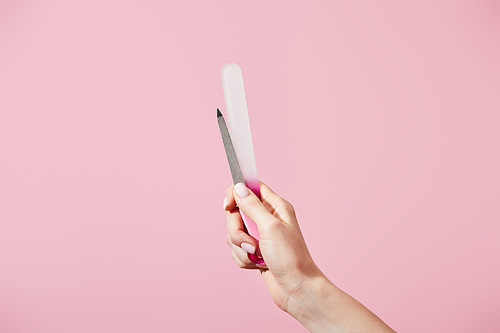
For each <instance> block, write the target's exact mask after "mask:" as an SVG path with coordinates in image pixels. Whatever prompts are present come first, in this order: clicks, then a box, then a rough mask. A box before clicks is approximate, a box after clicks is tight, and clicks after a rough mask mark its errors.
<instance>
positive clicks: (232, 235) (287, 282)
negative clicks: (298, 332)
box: [224, 182, 394, 332]
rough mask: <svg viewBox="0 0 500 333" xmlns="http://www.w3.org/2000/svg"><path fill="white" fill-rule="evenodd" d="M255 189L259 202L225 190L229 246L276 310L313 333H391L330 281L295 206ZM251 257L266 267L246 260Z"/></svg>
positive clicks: (239, 189)
mask: <svg viewBox="0 0 500 333" xmlns="http://www.w3.org/2000/svg"><path fill="white" fill-rule="evenodd" d="M259 186H260V194H261V198H262V199H261V200H262V201H261V200H259V198H257V196H256V195H255V194H254V193H253V192H252V191H250V190H249V189H248V188H247V187H246V186H245V185H244V184H242V183H238V184H236V185H235V186H234V187H233V186H230V187H229V188H228V189H227V190H226V199H225V201H224V209H225V210H226V221H227V233H228V234H227V243H228V245H229V247H230V248H231V250H232V251H233V253H232V255H233V260H234V261H235V262H236V264H238V266H240V267H241V268H247V269H259V270H260V272H261V273H262V277H263V278H264V282H265V283H266V285H267V288H268V289H269V291H270V292H271V296H272V298H273V300H274V302H275V303H276V305H278V306H279V307H280V308H281V309H282V310H284V311H286V312H288V313H289V314H290V315H292V316H293V317H294V318H295V319H297V320H298V321H299V322H300V323H301V324H302V325H304V326H305V327H306V328H307V329H308V330H309V331H311V332H394V331H393V330H392V329H391V328H390V327H389V326H387V325H386V324H385V323H384V322H383V321H382V320H381V319H380V318H378V317H377V316H376V315H375V314H373V313H372V312H371V311H370V310H368V309H367V308H366V307H364V306H363V305H362V304H361V303H359V302H358V301H356V300H355V299H354V298H352V297H351V296H349V295H348V294H346V293H345V292H344V291H342V290H341V289H340V288H338V287H337V286H335V285H334V284H333V283H332V282H331V281H330V280H328V278H327V277H326V276H325V275H324V274H323V273H322V272H321V271H320V269H319V268H318V267H317V266H316V264H315V263H314V261H313V260H312V258H311V255H310V254H309V251H308V250H307V246H306V243H305V241H304V238H303V237H302V233H301V232H300V228H299V224H298V222H297V218H296V216H295V211H294V209H293V206H292V205H291V204H290V203H289V202H287V201H286V200H284V199H283V198H281V197H280V196H278V195H277V194H276V193H274V192H273V191H271V189H270V188H269V187H267V186H266V185H265V184H263V183H261V182H259ZM240 209H241V211H243V213H245V214H246V215H247V216H248V217H249V218H251V219H252V220H253V221H254V222H255V223H256V224H257V228H258V230H259V236H260V241H259V242H257V241H256V240H255V239H254V238H253V237H251V236H249V235H248V234H247V233H246V232H245V227H244V225H243V220H242V218H241V215H240V211H239V210H240ZM254 253H257V254H260V255H262V257H263V258H264V260H265V262H266V265H265V266H260V265H258V264H256V263H254V262H252V261H251V260H250V258H249V254H254Z"/></svg>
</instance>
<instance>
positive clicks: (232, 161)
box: [217, 109, 245, 184]
mask: <svg viewBox="0 0 500 333" xmlns="http://www.w3.org/2000/svg"><path fill="white" fill-rule="evenodd" d="M217 123H219V130H220V135H221V136H222V143H223V144H224V150H225V151H226V157H227V162H228V163H229V169H230V170H231V176H232V177H233V183H234V184H238V183H244V182H245V179H243V174H242V173H241V169H240V165H239V164H238V158H237V157H236V152H235V151H234V146H233V142H232V141H231V136H230V135H229V131H228V129H227V125H226V122H225V121H224V116H223V115H222V113H221V112H220V111H219V109H217Z"/></svg>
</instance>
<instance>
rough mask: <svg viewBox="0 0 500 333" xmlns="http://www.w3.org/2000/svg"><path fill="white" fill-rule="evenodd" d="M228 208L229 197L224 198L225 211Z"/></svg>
mask: <svg viewBox="0 0 500 333" xmlns="http://www.w3.org/2000/svg"><path fill="white" fill-rule="evenodd" d="M226 208H227V197H225V198H224V210H226Z"/></svg>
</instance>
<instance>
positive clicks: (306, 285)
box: [286, 272, 342, 330]
mask: <svg viewBox="0 0 500 333" xmlns="http://www.w3.org/2000/svg"><path fill="white" fill-rule="evenodd" d="M341 292H342V291H341V290H340V289H338V288H337V287H336V286H335V285H334V284H333V283H332V282H331V281H330V280H328V278H327V277H326V276H325V275H324V274H323V273H321V272H320V273H319V274H318V275H316V276H313V277H309V278H307V279H306V280H304V282H303V284H302V285H300V286H299V287H298V288H297V289H296V290H295V291H294V292H293V293H292V294H291V295H290V297H289V299H288V304H287V309H286V312H288V314H290V315H291V316H292V317H294V318H295V319H296V320H297V321H299V322H300V323H301V324H302V325H304V326H305V327H306V328H308V329H309V330H311V328H312V326H314V325H315V324H318V323H320V322H323V321H324V319H326V318H323V317H324V314H323V309H324V306H323V303H324V302H326V301H327V299H328V298H330V297H335V296H336V295H340V293H341Z"/></svg>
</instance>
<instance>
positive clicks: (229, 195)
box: [224, 185, 236, 211]
mask: <svg viewBox="0 0 500 333" xmlns="http://www.w3.org/2000/svg"><path fill="white" fill-rule="evenodd" d="M233 188H234V185H231V186H229V187H228V188H227V189H226V197H225V198H224V210H227V211H230V210H232V209H234V208H236V201H234V196H233Z"/></svg>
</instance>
